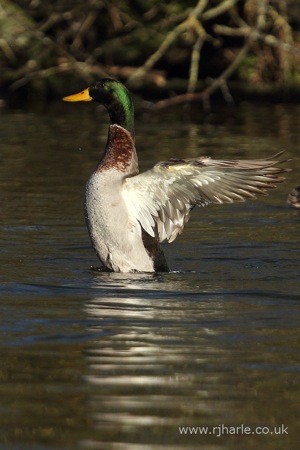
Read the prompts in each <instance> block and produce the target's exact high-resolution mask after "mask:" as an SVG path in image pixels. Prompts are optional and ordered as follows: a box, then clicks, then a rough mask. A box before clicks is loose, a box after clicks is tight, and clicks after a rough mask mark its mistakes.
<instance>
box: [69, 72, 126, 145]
mask: <svg viewBox="0 0 300 450" xmlns="http://www.w3.org/2000/svg"><path fill="white" fill-rule="evenodd" d="M63 100H64V101H65V102H89V101H95V102H98V103H101V104H102V105H104V106H105V108H106V109H107V111H108V114H109V117H110V123H111V124H112V125H113V124H117V125H120V126H121V127H123V128H125V129H126V130H127V131H129V133H130V134H131V136H132V138H133V137H134V108H133V102H132V99H131V96H130V94H129V92H128V90H127V89H126V87H125V86H124V85H123V84H122V83H120V82H119V81H117V80H114V79H112V78H102V79H101V80H99V81H97V82H96V83H94V84H92V85H91V86H89V87H88V88H86V89H84V90H83V91H81V92H79V93H78V94H73V95H69V96H67V97H64V98H63Z"/></svg>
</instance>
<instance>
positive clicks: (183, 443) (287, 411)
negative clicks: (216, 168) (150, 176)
mask: <svg viewBox="0 0 300 450" xmlns="http://www.w3.org/2000/svg"><path fill="white" fill-rule="evenodd" d="M106 128H107V118H106V114H105V113H104V112H103V110H102V109H101V108H97V107H96V106H95V105H86V104H82V105H79V104H78V105H75V106H74V105H69V104H68V105H66V104H52V105H49V106H48V107H47V108H40V109H38V108H37V107H35V108H33V109H31V108H28V110H26V111H25V110H14V111H4V110H2V111H1V123H0V136H1V161H2V164H1V167H0V189H1V227H0V237H1V248H0V264H1V274H0V277H1V286H0V311H1V341H0V344H1V346H0V352H1V353H0V358H1V365H0V380H1V384H0V398H1V407H0V442H1V444H0V449H1V450H2V449H5V450H6V449H12V450H19V449H22V450H24V449H25V450H27V449H28V450H45V449H52V450H63V449H83V450H93V449H97V450H98V449H108V450H110V449H113V450H150V449H151V450H152V449H154V450H158V449H162V448H164V449H165V448H168V449H172V450H173V449H174V450H183V449H184V450H185V449H189V450H190V449H195V448H204V449H205V450H206V449H208V450H228V449H235V448H243V449H247V450H248V449H249V450H250V449H257V448H263V449H264V450H274V449H283V448H285V449H289V450H293V449H296V448H298V442H299V435H298V433H299V431H300V427H299V412H300V411H299V400H300V393H299V381H300V379H299V372H300V364H299V351H300V341H299V335H300V331H299V322H300V321H299V301H300V281H299V262H300V250H299V227H300V216H299V214H298V213H297V211H293V210H291V209H289V208H288V206H287V205H286V203H285V202H286V197H287V195H288V193H289V191H290V190H291V189H292V187H293V186H296V185H299V182H300V179H299V165H300V158H299V156H298V155H299V141H300V106H298V105H251V104H241V105H240V106H239V107H237V108H236V109H234V110H229V109H228V108H225V107H224V108H223V107H219V108H218V109H217V110H215V112H214V113H213V114H212V115H211V116H210V117H209V118H208V119H206V120H204V117H203V115H202V113H201V110H200V108H197V107H196V106H194V107H193V109H192V111H191V114H190V118H189V119H187V118H186V117H185V116H184V115H183V114H182V111H181V110H180V109H179V110H177V111H172V112H170V111H164V112H159V113H157V114H154V115H147V114H146V115H143V114H142V115H139V117H138V120H137V124H136V129H137V146H138V149H139V158H140V164H141V168H142V169H145V168H147V167H151V165H153V164H154V163H155V162H157V161H158V160H164V159H167V158H170V157H174V156H181V157H193V156H196V155H197V154H203V155H209V156H213V157H215V158H222V157H223V158H224V157H225V158H247V157H248V158H249V157H251V158H253V157H264V156H269V155H272V154H274V153H276V152H277V151H280V150H281V149H285V150H286V155H287V157H293V159H294V160H293V163H291V165H292V167H293V172H292V173H289V174H288V175H287V178H288V179H287V181H286V182H285V184H283V185H281V186H280V187H279V188H278V189H277V190H276V191H273V192H272V193H271V195H270V196H268V197H264V198H262V199H261V200H257V201H255V202H247V203H241V204H237V205H226V206H221V207H218V206H214V207H208V208H205V209H201V210H200V209H198V210H195V211H194V212H193V216H192V219H191V221H190V222H189V224H188V226H187V227H186V229H185V230H184V233H183V234H182V235H181V236H180V237H179V238H178V239H177V240H176V241H175V242H174V243H173V244H171V245H167V244H166V245H165V252H166V254H167V258H168V261H169V264H170V266H171V268H172V269H173V272H172V273H170V274H131V275H124V274H101V273H97V272H93V271H91V270H90V266H91V265H93V266H97V264H98V263H97V259H96V257H95V256H94V253H93V250H92V249H91V247H90V243H89V239H88V236H87V232H86V229H85V225H84V221H83V213H82V191H83V186H84V183H85V181H86V179H87V177H88V175H89V174H90V173H91V171H92V170H93V168H94V166H95V163H96V160H97V158H98V154H99V149H100V148H102V147H103V146H104V144H105V141H106ZM242 426H243V427H244V429H242V428H241V427H242ZM183 427H204V428H202V429H201V430H200V428H195V429H194V430H193V429H190V430H189V429H188V428H183ZM245 427H249V429H246V431H245ZM257 427H259V428H257ZM262 427H265V428H262ZM274 427H275V428H274ZM249 430H250V431H249ZM201 433H202V434H201ZM278 433H280V434H278Z"/></svg>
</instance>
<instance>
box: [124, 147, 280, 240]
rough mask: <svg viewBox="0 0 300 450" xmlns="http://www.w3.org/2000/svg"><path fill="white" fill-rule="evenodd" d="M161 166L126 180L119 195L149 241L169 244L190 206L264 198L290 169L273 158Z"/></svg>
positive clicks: (177, 162) (176, 162) (204, 159)
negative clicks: (153, 239) (156, 238)
mask: <svg viewBox="0 0 300 450" xmlns="http://www.w3.org/2000/svg"><path fill="white" fill-rule="evenodd" d="M279 155H281V153H280V154H278V155H275V156H273V157H271V158H267V159H257V160H232V161H225V160H223V161H222V160H213V159H211V158H207V157H199V158H196V159H190V160H188V159H187V160H183V159H180V160H175V159H171V160H170V161H163V162H160V163H158V164H156V165H155V166H154V167H153V168H152V169H150V170H147V171H146V172H144V173H142V174H139V175H136V176H134V177H130V178H126V179H125V181H124V185H123V196H124V200H125V202H126V204H127V207H128V211H129V216H130V218H131V220H132V221H133V222H134V223H137V222H139V223H140V225H141V227H142V228H143V229H144V230H145V231H146V232H147V233H148V234H150V236H153V237H154V236H155V229H157V233H158V235H159V239H160V241H164V240H165V239H167V240H168V241H169V242H172V241H173V240H174V239H175V238H176V236H177V235H178V234H179V233H181V232H182V230H183V228H184V225H185V223H187V221H188V220H189V217H190V211H191V209H192V208H193V206H195V205H197V206H206V205H208V204H210V203H218V204H220V203H232V202H236V201H238V202H241V201H245V200H247V199H253V198H256V197H257V195H266V193H267V190H268V189H271V188H274V187H276V185H277V184H278V183H280V182H282V181H283V180H284V177H283V176H282V174H283V173H284V172H286V171H287V170H288V169H285V168H282V167H281V166H278V164H281V163H283V162H285V161H283V160H281V161H280V160H277V159H275V158H276V157H277V156H279Z"/></svg>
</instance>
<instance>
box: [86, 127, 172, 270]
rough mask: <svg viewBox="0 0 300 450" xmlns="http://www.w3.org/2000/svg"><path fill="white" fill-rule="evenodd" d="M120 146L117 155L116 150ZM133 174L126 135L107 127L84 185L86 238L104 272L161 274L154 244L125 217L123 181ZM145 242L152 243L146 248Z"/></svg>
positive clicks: (160, 256)
mask: <svg viewBox="0 0 300 450" xmlns="http://www.w3.org/2000/svg"><path fill="white" fill-rule="evenodd" d="M120 146H121V148H122V152H121V153H120V152H118V151H117V150H118V148H120ZM137 173H138V162H137V156H136V151H135V146H134V142H133V139H132V137H131V135H130V133H129V132H128V131H127V130H125V129H124V128H122V127H120V126H119V125H116V124H115V125H111V126H110V128H109V135H108V142H107V147H106V151H105V154H104V157H103V159H102V160H101V161H100V163H99V164H98V166H97V168H96V170H95V172H94V173H93V174H92V176H91V178H90V179H89V180H88V182H87V184H86V190H85V220H86V224H87V228H88V231H89V235H90V239H91V242H92V245H93V247H94V249H95V251H96V254H97V256H98V257H99V259H100V261H101V262H102V264H103V267H104V268H106V269H107V270H111V271H114V272H136V271H142V272H153V271H155V270H158V271H164V270H167V264H166V261H165V260H164V257H163V253H162V250H161V248H160V245H159V243H158V241H157V240H155V239H153V238H151V236H149V235H148V236H145V233H143V232H142V229H141V226H140V224H139V222H138V221H136V220H134V219H133V218H130V217H129V212H128V208H127V205H126V201H125V199H124V196H123V184H124V180H125V179H126V178H127V177H132V176H135V175H137ZM149 240H152V241H153V242H152V243H150V245H149Z"/></svg>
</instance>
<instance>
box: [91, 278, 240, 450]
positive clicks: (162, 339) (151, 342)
mask: <svg viewBox="0 0 300 450" xmlns="http://www.w3.org/2000/svg"><path fill="white" fill-rule="evenodd" d="M116 275H119V274H105V276H106V277H107V278H108V279H106V280H105V284H106V285H107V283H110V285H111V288H113V289H114V292H113V291H111V292H110V293H108V294H107V295H106V296H105V295H103V296H102V295H101V296H99V297H97V296H95V297H94V298H93V299H92V300H91V301H89V302H88V303H87V304H86V306H85V309H86V313H87V315H88V316H89V318H90V323H91V324H90V331H93V333H95V336H96V339H95V340H94V342H93V346H90V348H89V349H88V350H87V352H86V363H87V373H86V375H85V381H86V383H87V384H88V386H89V390H90V392H91V395H90V409H91V411H92V419H93V423H94V427H95V430H97V433H99V434H98V439H99V441H97V445H99V442H100V441H101V442H102V441H107V440H111V439H112V440H116V441H118V442H120V440H121V442H124V441H128V440H130V442H132V443H133V442H144V443H146V442H147V443H151V442H155V441H156V440H157V439H160V440H161V439H162V437H163V436H164V435H165V433H167V434H168V436H169V437H170V436H171V437H172V436H173V438H172V439H174V442H176V440H177V439H178V426H182V425H193V424H195V422H197V421H199V420H200V419H201V421H202V420H203V418H205V422H206V423H207V424H209V423H210V422H211V420H215V418H216V417H221V416H223V415H224V414H225V413H227V412H228V408H229V407H230V408H233V409H234V404H235V394H234V391H233V390H231V389H230V391H229V392H228V377H227V374H226V365H227V360H228V358H229V357H230V352H228V350H227V349H226V348H224V347H223V348H222V346H220V344H219V332H218V329H217V328H218V327H216V324H217V323H219V322H220V320H221V317H222V315H223V311H222V310H223V306H222V303H223V302H222V300H223V299H222V295H221V294H220V295H219V294H213V295H211V294H210V293H208V292H206V293H205V292H204V293H199V292H191V291H188V290H183V289H181V290H179V289H178V288H179V285H180V277H178V276H177V275H176V274H173V275H174V276H173V278H172V276H168V277H163V278H160V276H159V275H151V274H149V275H142V274H138V276H136V275H134V276H133V275H132V276H124V275H123V276H122V275H121V274H120V275H119V276H116ZM102 281H103V278H102V275H101V277H99V280H98V281H97V282H96V285H95V289H97V287H100V284H102ZM98 283H99V284H98ZM146 287H147V288H146ZM211 300H213V304H214V307H213V309H212V307H211V305H210V301H211ZM214 361H218V364H219V363H220V362H221V361H223V369H221V370H218V371H216V369H215V364H214V363H213V362H214ZM230 384H231V383H230ZM225 386H226V387H225ZM220 391H223V394H222V397H223V400H221V401H220V400H219V398H218V396H219V395H218V393H219V392H220ZM224 392H228V394H226V395H225V398H224ZM176 427H177V428H176ZM97 448H99V447H97ZM106 448H107V447H106ZM151 448H155V447H151Z"/></svg>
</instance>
